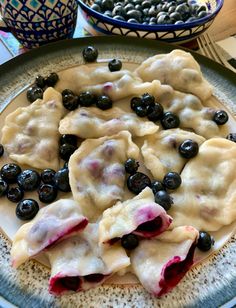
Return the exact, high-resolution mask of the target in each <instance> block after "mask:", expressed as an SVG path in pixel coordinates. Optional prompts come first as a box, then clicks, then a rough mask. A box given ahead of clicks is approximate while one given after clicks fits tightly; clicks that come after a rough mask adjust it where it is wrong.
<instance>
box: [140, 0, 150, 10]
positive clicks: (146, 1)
mask: <svg viewBox="0 0 236 308" xmlns="http://www.w3.org/2000/svg"><path fill="white" fill-rule="evenodd" d="M141 5H142V8H143V9H149V8H150V7H151V6H152V2H151V1H149V0H144V1H143V2H142V4H141Z"/></svg>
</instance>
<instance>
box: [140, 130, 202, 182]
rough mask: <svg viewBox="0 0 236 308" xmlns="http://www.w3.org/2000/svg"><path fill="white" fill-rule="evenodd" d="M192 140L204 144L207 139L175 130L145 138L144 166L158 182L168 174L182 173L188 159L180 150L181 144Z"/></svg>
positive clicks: (143, 147) (143, 149)
mask: <svg viewBox="0 0 236 308" xmlns="http://www.w3.org/2000/svg"><path fill="white" fill-rule="evenodd" d="M187 139H191V140H193V141H195V142H197V143H198V145H200V144H202V143H203V142H204V141H205V138H204V137H202V136H199V135H196V134H194V133H192V132H189V131H186V130H183V129H180V128H175V129H168V130H162V131H160V132H158V133H155V134H153V135H151V136H147V137H146V138H145V141H144V144H143V146H142V148H141V152H142V155H143V157H144V164H145V166H146V168H148V169H149V170H150V172H151V173H152V175H153V176H154V178H155V179H157V180H162V179H163V177H164V176H165V174H166V173H167V172H170V171H172V172H178V173H180V172H181V170H182V169H183V166H184V165H185V163H186V162H187V159H185V158H183V157H182V156H181V155H180V154H179V152H178V148H179V146H180V144H181V143H182V142H183V141H185V140H187Z"/></svg>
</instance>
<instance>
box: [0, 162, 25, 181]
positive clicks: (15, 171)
mask: <svg viewBox="0 0 236 308" xmlns="http://www.w3.org/2000/svg"><path fill="white" fill-rule="evenodd" d="M20 173H21V168H20V167H19V166H18V165H17V164H6V165H4V166H2V168H1V177H2V179H3V180H4V181H6V182H7V183H8V184H11V183H16V182H17V177H18V175H19V174H20Z"/></svg>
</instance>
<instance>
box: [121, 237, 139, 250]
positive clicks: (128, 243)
mask: <svg viewBox="0 0 236 308" xmlns="http://www.w3.org/2000/svg"><path fill="white" fill-rule="evenodd" d="M138 244H139V239H138V237H137V235H135V234H127V235H124V236H122V238H121V246H122V247H123V248H125V249H127V250H132V249H134V248H136V247H137V246H138Z"/></svg>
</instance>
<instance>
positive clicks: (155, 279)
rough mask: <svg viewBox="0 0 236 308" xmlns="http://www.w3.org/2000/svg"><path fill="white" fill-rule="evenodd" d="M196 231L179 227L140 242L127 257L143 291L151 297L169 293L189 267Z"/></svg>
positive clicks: (191, 261)
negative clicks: (150, 294)
mask: <svg viewBox="0 0 236 308" xmlns="http://www.w3.org/2000/svg"><path fill="white" fill-rule="evenodd" d="M198 236H199V233H198V231H197V230H196V229H195V228H193V227H191V226H182V227H179V228H176V229H174V230H172V231H166V232H164V233H162V234H161V235H160V236H158V237H156V238H155V239H151V240H146V239H145V240H142V241H140V243H139V246H138V247H137V248H135V249H134V250H133V251H132V253H131V255H130V260H131V266H132V269H133V271H134V273H135V274H136V276H137V277H138V279H139V281H140V282H141V284H142V285H143V287H144V288H145V289H146V290H147V291H148V292H150V293H152V294H153V295H155V296H161V295H163V294H166V293H167V292H169V291H170V290H172V289H173V288H174V287H175V286H176V285H177V284H178V283H179V281H180V280H181V279H182V278H183V277H184V275H185V274H186V272H187V271H188V270H189V269H190V268H191V266H192V265H193V262H194V261H193V257H194V250H195V247H196V242H197V239H198Z"/></svg>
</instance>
